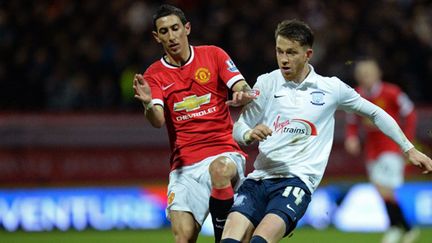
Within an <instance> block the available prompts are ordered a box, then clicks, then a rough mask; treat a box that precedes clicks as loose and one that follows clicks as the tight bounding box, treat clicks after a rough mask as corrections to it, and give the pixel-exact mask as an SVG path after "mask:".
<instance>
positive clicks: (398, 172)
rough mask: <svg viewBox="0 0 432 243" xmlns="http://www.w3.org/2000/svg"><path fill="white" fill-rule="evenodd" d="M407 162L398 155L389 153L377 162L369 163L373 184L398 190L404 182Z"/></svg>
mask: <svg viewBox="0 0 432 243" xmlns="http://www.w3.org/2000/svg"><path fill="white" fill-rule="evenodd" d="M404 169H405V160H404V158H403V157H402V155H400V154H398V153H392V152H387V153H383V154H381V155H380V156H379V157H378V158H377V159H376V160H372V161H368V163H367V171H368V174H369V179H370V181H371V182H372V183H374V184H376V185H379V186H384V187H388V188H393V189H394V188H397V187H399V186H401V185H402V183H403V182H404Z"/></svg>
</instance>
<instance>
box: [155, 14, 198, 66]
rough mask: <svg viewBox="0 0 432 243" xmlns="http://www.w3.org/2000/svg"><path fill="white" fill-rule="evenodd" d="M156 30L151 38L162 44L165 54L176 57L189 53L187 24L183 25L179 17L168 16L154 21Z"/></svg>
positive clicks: (188, 24) (188, 28)
mask: <svg viewBox="0 0 432 243" xmlns="http://www.w3.org/2000/svg"><path fill="white" fill-rule="evenodd" d="M156 28H157V29H156V31H153V36H154V37H155V39H156V41H157V42H158V43H161V44H162V46H163V48H164V50H165V52H166V54H168V55H170V56H172V57H176V56H183V55H185V54H186V53H188V52H189V41H188V35H189V33H190V23H189V22H188V23H186V24H185V25H183V23H182V22H181V20H180V18H179V17H177V16H176V15H168V16H165V17H161V18H159V19H157V20H156Z"/></svg>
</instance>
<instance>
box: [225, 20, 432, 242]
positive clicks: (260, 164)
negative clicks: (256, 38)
mask: <svg viewBox="0 0 432 243" xmlns="http://www.w3.org/2000/svg"><path fill="white" fill-rule="evenodd" d="M274 36H275V41H276V45H275V51H276V59H277V64H278V66H279V69H276V70H274V71H272V72H270V73H266V74H263V75H261V76H259V77H258V80H257V82H256V84H255V86H254V88H255V89H257V90H259V91H260V95H259V96H258V97H257V98H256V99H255V100H253V101H252V102H251V103H249V104H248V105H246V106H245V108H244V109H243V110H242V112H241V114H240V118H239V119H238V121H237V122H236V123H235V124H234V130H233V136H234V139H235V140H236V141H237V142H239V143H240V144H243V145H248V144H251V143H253V142H256V141H259V154H258V156H257V158H256V160H255V162H254V170H253V172H252V173H250V174H249V175H248V176H247V179H246V180H245V181H244V182H243V183H242V185H241V186H240V188H239V189H238V191H237V197H236V199H235V202H234V205H233V207H232V209H231V211H230V214H229V216H228V219H227V222H226V225H225V229H224V231H223V236H222V242H223V243H239V242H241V241H243V242H249V239H251V240H250V242H251V243H266V242H272V243H273V242H278V241H279V240H281V239H282V238H283V237H285V236H287V235H289V234H290V233H291V232H292V231H293V230H294V229H295V227H296V225H297V222H298V221H299V220H300V219H301V218H302V217H303V215H304V213H305V211H306V209H307V207H308V205H309V202H310V200H311V194H312V193H313V192H314V191H315V190H316V188H317V187H318V185H319V183H320V181H321V179H322V177H323V174H324V170H325V168H326V166H327V161H328V159H329V155H330V151H331V148H332V142H333V136H334V126H335V119H334V114H335V112H336V110H337V109H343V110H347V111H354V112H356V113H357V114H362V115H363V116H366V117H368V118H369V119H371V121H372V122H373V123H374V124H375V125H376V126H377V127H378V128H379V129H380V130H381V131H383V132H384V133H386V134H387V136H389V137H390V138H391V139H393V140H394V141H395V142H396V143H397V144H398V145H399V147H401V148H402V150H403V151H404V152H406V155H407V158H408V160H409V161H410V162H412V163H413V164H415V165H417V166H420V167H424V169H425V172H432V160H431V159H430V158H429V157H427V156H426V155H424V154H423V153H421V152H419V151H418V150H417V149H416V148H414V146H413V145H412V144H411V143H410V141H409V140H408V139H407V138H406V136H405V135H404V134H403V132H402V131H401V130H400V128H399V126H398V125H397V123H396V122H395V121H394V119H393V118H392V117H391V116H390V115H389V114H387V113H386V112H385V111H384V110H382V109H381V108H379V107H378V106H376V105H374V104H372V103H370V102H369V101H367V100H366V99H364V98H362V97H361V96H360V95H359V94H358V93H357V92H356V91H355V90H354V89H352V88H351V87H349V86H348V85H346V84H345V83H344V82H342V81H341V80H340V79H339V78H336V77H331V78H330V77H325V76H321V75H319V74H317V73H316V72H315V70H314V68H313V67H312V65H310V64H309V60H310V59H311V58H312V54H313V49H312V45H313V42H314V35H313V33H312V30H311V29H310V28H309V26H308V25H307V24H305V23H304V22H301V21H298V20H285V21H282V22H281V23H280V24H279V25H278V26H277V28H276V31H275V35H274ZM251 237H252V238H251Z"/></svg>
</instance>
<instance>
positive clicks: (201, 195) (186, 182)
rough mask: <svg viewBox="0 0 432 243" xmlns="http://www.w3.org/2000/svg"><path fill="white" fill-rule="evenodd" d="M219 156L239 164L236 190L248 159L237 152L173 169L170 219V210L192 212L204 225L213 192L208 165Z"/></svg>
mask: <svg viewBox="0 0 432 243" xmlns="http://www.w3.org/2000/svg"><path fill="white" fill-rule="evenodd" d="M219 156H226V157H228V158H230V159H231V160H232V161H233V162H234V163H235V164H236V165H237V174H238V180H237V184H236V185H235V186H234V189H235V190H236V189H237V188H238V186H239V185H240V184H241V182H242V181H243V180H244V171H245V163H246V159H245V157H244V156H243V155H241V154H240V153H236V152H227V153H222V154H218V155H215V156H211V157H208V158H206V159H204V160H202V161H200V162H198V163H196V164H193V165H190V166H184V167H182V168H178V169H176V170H173V171H171V173H170V174H169V184H168V206H167V208H166V216H167V218H168V219H169V210H177V211H185V212H191V213H192V215H193V216H194V218H195V220H196V221H197V222H198V223H199V224H200V225H202V224H203V223H204V220H205V219H206V217H207V215H208V214H209V200H210V193H211V180H210V173H209V171H208V167H209V165H210V163H211V162H212V161H213V160H215V159H216V158H217V157H219Z"/></svg>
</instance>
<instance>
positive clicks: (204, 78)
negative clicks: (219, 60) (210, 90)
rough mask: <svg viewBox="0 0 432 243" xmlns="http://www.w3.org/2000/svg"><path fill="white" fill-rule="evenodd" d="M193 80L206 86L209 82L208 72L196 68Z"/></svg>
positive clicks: (204, 69) (205, 69)
mask: <svg viewBox="0 0 432 243" xmlns="http://www.w3.org/2000/svg"><path fill="white" fill-rule="evenodd" d="M195 79H196V80H197V81H198V83H200V84H206V83H207V82H208V81H209V80H210V71H209V70H208V69H207V68H198V69H197V70H196V72H195Z"/></svg>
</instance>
